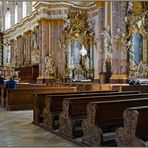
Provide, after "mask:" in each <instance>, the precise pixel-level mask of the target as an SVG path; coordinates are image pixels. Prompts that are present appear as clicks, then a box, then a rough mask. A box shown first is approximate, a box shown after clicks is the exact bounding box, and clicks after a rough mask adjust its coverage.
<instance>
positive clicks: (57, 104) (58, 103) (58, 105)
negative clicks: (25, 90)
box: [47, 91, 140, 112]
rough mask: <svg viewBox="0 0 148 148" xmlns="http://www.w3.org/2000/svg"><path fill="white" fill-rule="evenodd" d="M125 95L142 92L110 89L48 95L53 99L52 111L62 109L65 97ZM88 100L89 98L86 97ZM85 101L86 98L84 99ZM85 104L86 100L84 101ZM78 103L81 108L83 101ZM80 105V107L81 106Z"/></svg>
mask: <svg viewBox="0 0 148 148" xmlns="http://www.w3.org/2000/svg"><path fill="white" fill-rule="evenodd" d="M122 94H123V95H124V94H140V92H139V91H127V92H110V91H100V92H97V93H93V92H92V93H91V92H90V93H85V92H84V93H82V92H81V93H80V92H79V93H78V94H76V93H73V94H63V95H62V94H60V95H58V94H55V95H48V96H47V99H50V100H51V108H50V111H51V112H54V111H62V101H63V100H64V99H69V98H77V99H78V100H79V99H81V98H82V99H84V98H86V97H87V98H93V97H101V96H108V95H110V96H111V95H122ZM86 100H87V99H86ZM84 101H85V99H84ZM83 103H84V104H85V102H83ZM77 105H79V107H80V108H81V105H82V103H80V104H79V101H78V102H77ZM79 107H78V108H79Z"/></svg>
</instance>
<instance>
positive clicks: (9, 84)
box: [6, 77, 16, 89]
mask: <svg viewBox="0 0 148 148" xmlns="http://www.w3.org/2000/svg"><path fill="white" fill-rule="evenodd" d="M14 88H16V81H15V80H14V77H11V78H10V80H9V81H8V82H7V83H6V89H14Z"/></svg>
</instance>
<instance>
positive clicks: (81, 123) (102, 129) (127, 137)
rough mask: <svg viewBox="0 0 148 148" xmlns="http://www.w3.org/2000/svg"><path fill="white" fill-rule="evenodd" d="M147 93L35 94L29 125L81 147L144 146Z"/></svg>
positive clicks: (146, 131)
mask: <svg viewBox="0 0 148 148" xmlns="http://www.w3.org/2000/svg"><path fill="white" fill-rule="evenodd" d="M147 105H148V93H140V92H139V91H124V92H116V91H96V92H75V93H65V94H64V93H61V94H60V93H59V94H47V93H35V94H34V110H33V123H34V124H36V125H38V126H40V127H42V128H45V129H47V130H49V131H51V132H53V133H55V134H57V135H60V136H63V137H66V138H67V139H69V140H71V141H74V142H76V143H78V144H80V145H81V146H115V145H117V146H145V145H146V143H145V142H144V141H145V140H147V138H148V137H147V136H148V130H147V123H148V122H147V120H148V119H147V112H148V106H147Z"/></svg>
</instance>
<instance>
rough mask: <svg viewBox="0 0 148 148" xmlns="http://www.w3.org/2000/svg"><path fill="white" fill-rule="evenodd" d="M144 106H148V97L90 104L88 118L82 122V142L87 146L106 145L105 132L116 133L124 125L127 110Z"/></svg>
mask: <svg viewBox="0 0 148 148" xmlns="http://www.w3.org/2000/svg"><path fill="white" fill-rule="evenodd" d="M142 105H148V97H146V98H143V97H142V96H141V98H137V99H135V98H134V99H126V100H114V101H98V102H91V103H89V104H88V106H87V118H86V119H84V120H83V122H82V129H83V132H84V135H83V136H82V142H83V143H85V144H86V145H87V146H100V145H105V144H106V143H107V141H106V140H105V136H104V133H105V132H104V131H103V130H104V129H105V130H106V132H114V130H115V129H116V128H117V127H119V126H121V125H122V124H123V119H122V114H123V111H124V110H125V109H126V108H128V107H134V106H142ZM130 124H131V123H130ZM111 129H114V130H111ZM112 140H113V139H112Z"/></svg>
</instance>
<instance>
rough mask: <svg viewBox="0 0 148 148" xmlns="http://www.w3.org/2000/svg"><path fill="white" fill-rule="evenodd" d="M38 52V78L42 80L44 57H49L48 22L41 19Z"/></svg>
mask: <svg viewBox="0 0 148 148" xmlns="http://www.w3.org/2000/svg"><path fill="white" fill-rule="evenodd" d="M38 23H39V50H40V63H39V77H40V78H44V73H45V64H44V60H45V57H46V56H48V55H49V20H48V19H46V18H41V19H40V20H39V21H38Z"/></svg>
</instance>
